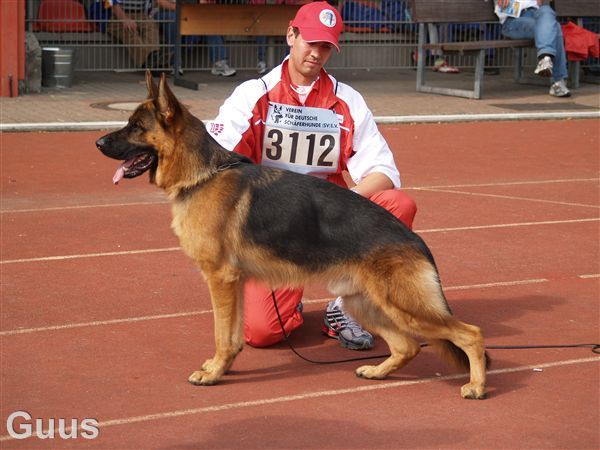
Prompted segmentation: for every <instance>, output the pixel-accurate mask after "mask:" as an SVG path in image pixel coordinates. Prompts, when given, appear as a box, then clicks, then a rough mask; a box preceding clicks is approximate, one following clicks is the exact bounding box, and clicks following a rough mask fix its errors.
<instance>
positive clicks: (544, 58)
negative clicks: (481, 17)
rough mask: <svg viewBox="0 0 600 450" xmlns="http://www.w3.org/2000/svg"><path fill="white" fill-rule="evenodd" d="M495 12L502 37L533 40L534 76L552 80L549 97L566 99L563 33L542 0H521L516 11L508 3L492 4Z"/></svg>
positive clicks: (498, 2)
mask: <svg viewBox="0 0 600 450" xmlns="http://www.w3.org/2000/svg"><path fill="white" fill-rule="evenodd" d="M495 1H496V7H495V9H494V11H495V13H496V15H497V16H498V18H499V19H500V23H501V24H502V34H503V35H504V36H506V37H507V38H509V39H534V40H535V46H536V48H537V56H538V63H537V66H536V68H535V71H534V73H535V74H536V75H540V76H543V77H548V78H550V80H551V83H552V84H551V86H550V92H549V93H550V95H553V96H554V97H569V96H570V95H571V92H570V91H569V89H568V88H567V84H566V82H565V80H566V78H567V77H568V72H567V55H566V53H565V46H564V41H563V35H562V29H561V26H560V24H559V23H558V22H557V21H556V13H555V12H554V10H553V9H552V8H550V6H548V5H544V4H543V0H521V1H520V2H519V5H520V9H518V10H515V8H514V6H513V5H514V4H515V3H514V2H513V1H511V0H495Z"/></svg>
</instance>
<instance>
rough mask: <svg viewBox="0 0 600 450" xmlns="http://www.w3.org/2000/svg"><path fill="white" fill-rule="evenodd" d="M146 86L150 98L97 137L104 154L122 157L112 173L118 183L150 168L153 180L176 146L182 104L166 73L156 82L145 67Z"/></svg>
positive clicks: (116, 157)
mask: <svg viewBox="0 0 600 450" xmlns="http://www.w3.org/2000/svg"><path fill="white" fill-rule="evenodd" d="M146 86H147V88H148V98H147V99H146V100H145V101H144V102H143V103H141V104H140V105H139V106H138V107H137V109H136V110H135V111H134V112H133V114H132V115H131V117H130V118H129V121H128V123H127V125H126V126H125V127H124V128H122V129H120V130H117V131H115V132H113V133H109V134H107V135H105V136H103V137H101V138H100V139H98V140H97V141H96V146H97V147H98V149H99V150H100V151H101V152H102V153H104V155H106V156H108V157H109V158H113V159H117V160H120V161H123V163H122V164H121V165H120V166H119V167H118V169H117V171H116V172H115V175H114V177H113V182H114V183H115V184H116V183H118V182H119V181H120V180H121V179H122V178H135V177H137V176H139V175H141V174H143V173H144V172H146V171H147V170H150V180H151V181H152V182H154V180H155V176H156V171H157V169H158V166H159V161H160V160H161V159H164V158H168V156H169V155H168V154H169V152H170V151H172V149H173V147H174V145H173V142H174V133H175V132H176V126H175V120H176V118H178V117H179V116H180V115H181V112H182V106H181V105H180V104H179V102H178V101H177V99H176V98H175V96H174V95H173V93H172V92H171V90H170V89H169V86H168V85H167V82H166V78H165V76H164V74H163V75H161V78H160V83H159V85H158V86H157V85H156V84H155V83H154V80H153V79H152V74H151V73H150V71H146Z"/></svg>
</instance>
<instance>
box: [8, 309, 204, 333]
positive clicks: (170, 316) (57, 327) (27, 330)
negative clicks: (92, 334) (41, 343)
mask: <svg viewBox="0 0 600 450" xmlns="http://www.w3.org/2000/svg"><path fill="white" fill-rule="evenodd" d="M212 312H213V311H212V309H207V310H204V311H187V312H179V313H172V314H157V315H154V316H139V317H127V318H124V319H110V320H94V321H92V322H78V323H68V324H65V325H51V326H48V327H39V328H20V329H19V328H18V329H16V330H8V331H0V336H14V335H15V334H28V333H38V332H41V331H57V330H71V329H73V328H85V327H97V326H101V325H115V324H120V323H134V322H143V321H146V320H161V319H173V318H176V317H190V316H199V315H202V314H212Z"/></svg>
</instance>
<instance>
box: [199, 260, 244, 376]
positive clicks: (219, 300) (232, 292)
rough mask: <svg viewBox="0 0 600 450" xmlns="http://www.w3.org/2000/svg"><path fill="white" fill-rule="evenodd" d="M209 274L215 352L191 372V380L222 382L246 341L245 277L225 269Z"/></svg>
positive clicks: (207, 275)
mask: <svg viewBox="0 0 600 450" xmlns="http://www.w3.org/2000/svg"><path fill="white" fill-rule="evenodd" d="M205 275H206V278H207V282H208V287H209V290H210V295H211V300H212V306H213V316H214V328H215V329H214V331H215V355H214V356H213V357H212V358H210V359H208V360H206V361H205V362H204V364H203V365H202V369H201V370H197V371H195V372H194V373H192V374H191V375H190V377H189V379H188V381H189V382H190V383H192V384H196V385H212V384H216V383H218V382H219V381H220V379H221V377H222V376H223V374H224V373H225V372H226V371H227V370H229V368H230V367H231V365H232V364H233V361H234V359H235V357H236V355H237V354H238V353H239V352H240V351H241V350H242V348H243V345H244V341H243V317H242V314H243V304H242V302H243V300H242V297H243V295H242V282H241V280H240V279H239V278H237V277H229V276H227V277H223V275H222V272H221V273H214V274H206V272H205Z"/></svg>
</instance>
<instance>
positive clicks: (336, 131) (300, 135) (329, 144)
mask: <svg viewBox="0 0 600 450" xmlns="http://www.w3.org/2000/svg"><path fill="white" fill-rule="evenodd" d="M339 162H340V125H339V122H338V118H337V115H336V114H335V112H334V111H332V110H329V109H324V108H311V107H308V106H290V105H284V104H281V103H273V102H271V103H270V105H269V113H268V115H267V120H266V123H265V135H264V139H263V146H262V162H261V164H263V165H265V166H270V167H278V168H280V169H287V170H291V171H293V172H298V173H303V174H310V175H315V176H320V177H322V178H324V177H326V176H327V175H328V174H331V173H336V172H337V171H338V166H339Z"/></svg>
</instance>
